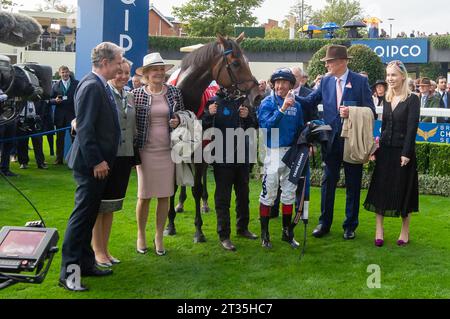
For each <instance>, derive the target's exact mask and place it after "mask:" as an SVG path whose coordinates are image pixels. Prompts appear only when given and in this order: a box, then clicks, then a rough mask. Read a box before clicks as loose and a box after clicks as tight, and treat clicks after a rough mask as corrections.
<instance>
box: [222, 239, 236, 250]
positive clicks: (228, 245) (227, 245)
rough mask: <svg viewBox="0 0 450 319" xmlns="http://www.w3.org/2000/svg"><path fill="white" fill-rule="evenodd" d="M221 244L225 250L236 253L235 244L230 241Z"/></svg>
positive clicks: (226, 240)
mask: <svg viewBox="0 0 450 319" xmlns="http://www.w3.org/2000/svg"><path fill="white" fill-rule="evenodd" d="M220 243H221V244H222V247H223V248H224V249H225V250H229V251H235V250H236V247H234V245H233V243H232V242H231V240H229V239H225V240H221V241H220Z"/></svg>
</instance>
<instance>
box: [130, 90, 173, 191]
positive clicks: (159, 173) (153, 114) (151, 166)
mask: <svg viewBox="0 0 450 319" xmlns="http://www.w3.org/2000/svg"><path fill="white" fill-rule="evenodd" d="M144 92H146V93H147V91H146V90H144ZM166 93H167V89H166V88H165V87H164V93H163V94H161V95H155V94H152V102H151V103H152V104H151V109H150V115H149V116H150V120H149V128H148V137H147V143H146V144H145V146H144V148H143V149H142V150H141V151H140V155H141V162H142V164H141V165H139V166H137V176H138V198H140V199H149V198H164V197H170V196H172V195H173V194H174V184H175V183H174V179H175V164H174V163H173V161H172V158H171V156H170V152H171V149H170V138H169V105H168V104H167V101H166V98H165V94H166ZM147 94H148V93H147Z"/></svg>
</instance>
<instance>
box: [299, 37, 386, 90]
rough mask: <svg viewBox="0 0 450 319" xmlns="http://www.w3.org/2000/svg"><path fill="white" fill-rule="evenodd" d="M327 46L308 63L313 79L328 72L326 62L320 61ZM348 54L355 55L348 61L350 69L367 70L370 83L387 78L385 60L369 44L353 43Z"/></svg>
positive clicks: (356, 70) (309, 72)
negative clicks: (382, 60)
mask: <svg viewBox="0 0 450 319" xmlns="http://www.w3.org/2000/svg"><path fill="white" fill-rule="evenodd" d="M327 47H328V45H326V46H323V47H322V48H321V49H320V50H319V51H317V52H316V53H314V55H313V57H312V58H311V61H310V63H309V65H308V74H309V76H310V78H311V79H315V78H316V76H317V75H319V74H322V75H323V74H325V73H326V72H327V70H326V68H325V63H324V62H322V61H320V59H322V58H324V57H325V54H326V51H327ZM348 55H350V56H352V57H353V58H352V59H351V60H350V61H349V63H348V67H349V69H350V70H352V71H354V72H357V73H358V72H361V71H366V72H367V73H368V74H369V83H370V84H374V83H375V82H376V80H381V79H384V78H386V76H385V71H384V69H385V68H384V64H383V62H381V59H380V57H379V56H378V55H376V53H375V52H373V51H372V49H370V48H369V47H368V46H365V45H362V44H355V45H352V46H351V47H350V48H349V49H348Z"/></svg>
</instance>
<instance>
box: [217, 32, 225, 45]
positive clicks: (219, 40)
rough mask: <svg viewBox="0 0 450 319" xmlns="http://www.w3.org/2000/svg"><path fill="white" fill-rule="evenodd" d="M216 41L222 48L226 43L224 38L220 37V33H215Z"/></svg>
mask: <svg viewBox="0 0 450 319" xmlns="http://www.w3.org/2000/svg"><path fill="white" fill-rule="evenodd" d="M217 41H218V42H219V43H220V44H222V45H223V46H225V43H227V40H226V39H225V37H224V36H223V35H221V34H220V33H217Z"/></svg>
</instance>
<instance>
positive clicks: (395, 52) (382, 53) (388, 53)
mask: <svg viewBox="0 0 450 319" xmlns="http://www.w3.org/2000/svg"><path fill="white" fill-rule="evenodd" d="M373 51H374V52H375V53H376V54H377V55H378V56H379V57H380V58H383V57H385V58H400V57H403V58H409V57H414V58H415V57H418V56H420V55H421V54H422V49H421V48H420V46H418V45H412V46H409V45H402V46H397V45H388V46H385V47H383V46H380V45H379V46H377V47H375V48H374V49H373Z"/></svg>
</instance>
